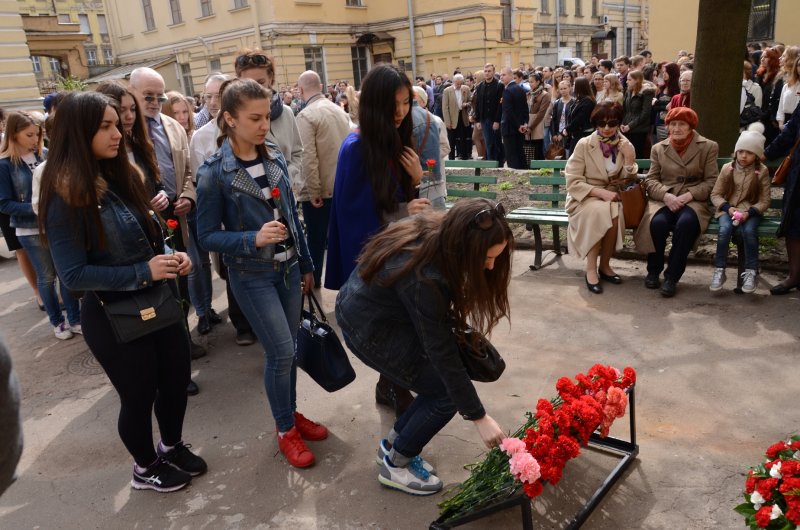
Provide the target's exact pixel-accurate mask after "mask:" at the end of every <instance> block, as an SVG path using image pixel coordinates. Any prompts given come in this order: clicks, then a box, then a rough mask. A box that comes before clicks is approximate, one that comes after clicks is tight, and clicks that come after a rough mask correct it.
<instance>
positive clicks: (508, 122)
mask: <svg viewBox="0 0 800 530" xmlns="http://www.w3.org/2000/svg"><path fill="white" fill-rule="evenodd" d="M502 108H503V116H502V120H501V121H500V133H501V134H502V135H503V136H511V135H512V134H522V133H520V132H519V128H520V127H521V126H522V125H526V124H527V123H528V100H527V99H526V98H525V90H524V89H523V88H522V87H521V86H519V85H518V84H517V83H516V82H515V81H511V82H510V83H509V84H508V86H507V87H505V90H503V105H502Z"/></svg>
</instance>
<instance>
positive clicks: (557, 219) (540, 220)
mask: <svg viewBox="0 0 800 530" xmlns="http://www.w3.org/2000/svg"><path fill="white" fill-rule="evenodd" d="M730 161H731V159H730V158H719V159H717V163H718V165H719V167H722V166H723V165H724V164H727V163H728V162H730ZM566 163H567V162H566V160H533V161H531V169H535V170H542V169H544V170H552V174H551V175H541V174H540V175H533V176H531V177H530V184H531V185H532V186H535V187H539V188H541V187H543V186H547V187H549V190H548V191H545V192H538V191H534V192H533V193H531V194H530V196H529V198H530V200H531V201H532V202H533V203H534V205H531V206H523V207H521V208H517V209H515V210H513V211H512V212H510V213H509V214H508V215H507V216H506V220H507V221H508V222H509V223H521V224H524V225H526V227H527V228H528V229H529V230H531V231H533V237H534V250H535V253H534V262H533V265H531V266H530V268H531V270H538V269H540V268H541V267H542V252H543V242H542V233H541V228H540V227H541V226H542V225H544V226H550V227H552V230H553V251H554V252H555V253H556V255H558V256H560V255H561V254H562V253H563V252H566V250H567V249H566V244H562V242H561V235H560V229H561V228H563V227H566V226H567V225H569V217H568V216H567V212H566V211H565V210H564V207H565V203H566V200H567V192H566V177H565V175H564V168H565V167H566ZM636 163H637V164H638V165H639V170H640V172H641V173H646V172H647V170H648V169H650V160H649V159H647V160H637V161H636ZM770 165H771V164H770ZM546 172H548V173H549V171H546ZM781 207H782V206H781V200H780V199H772V200H771V201H770V209H771V210H778V212H771V211H768V212H766V213H765V215H764V217H763V218H762V219H761V224H760V225H759V227H758V235H759V236H774V235H775V232H776V230H777V228H778V225H779V224H780V209H781ZM705 233H707V234H718V233H719V223H718V222H717V220H716V219H712V220H711V223H710V224H709V226H708V229H707V230H706V232H705ZM737 244H738V243H737ZM562 248H563V249H564V251H563V252H562ZM741 250H742V249H741V248H740V253H741ZM740 261H741V260H740Z"/></svg>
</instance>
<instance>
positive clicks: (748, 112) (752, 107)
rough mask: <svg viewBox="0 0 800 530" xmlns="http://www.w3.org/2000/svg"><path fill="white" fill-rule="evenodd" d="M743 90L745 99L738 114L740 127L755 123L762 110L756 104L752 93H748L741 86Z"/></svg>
mask: <svg viewBox="0 0 800 530" xmlns="http://www.w3.org/2000/svg"><path fill="white" fill-rule="evenodd" d="M742 90H744V93H745V98H747V99H746V101H745V102H744V108H743V109H742V113H741V114H740V115H739V126H740V127H747V126H748V125H750V124H751V123H755V122H757V121H760V120H761V116H762V112H761V109H760V108H759V107H758V105H756V98H755V96H754V95H753V94H751V93H750V91H749V90H747V89H746V88H744V87H742Z"/></svg>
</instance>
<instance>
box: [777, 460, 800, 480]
mask: <svg viewBox="0 0 800 530" xmlns="http://www.w3.org/2000/svg"><path fill="white" fill-rule="evenodd" d="M781 475H783V478H784V479H785V478H787V477H800V462H798V461H797V460H784V461H783V462H782V463H781Z"/></svg>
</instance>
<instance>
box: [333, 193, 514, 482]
mask: <svg viewBox="0 0 800 530" xmlns="http://www.w3.org/2000/svg"><path fill="white" fill-rule="evenodd" d="M504 213H505V212H504V211H503V207H502V206H501V205H496V206H495V205H494V204H492V203H490V202H488V201H487V200H485V199H469V200H461V201H459V202H457V203H456V204H455V206H453V208H452V209H451V210H450V212H449V213H447V214H444V213H442V212H435V211H425V212H423V213H420V214H418V215H416V216H414V217H411V218H408V219H404V220H401V221H398V222H396V223H394V224H392V225H389V226H388V227H387V228H386V229H385V230H383V231H382V232H380V233H379V234H378V235H376V236H375V237H374V238H373V239H372V240H370V241H369V242H368V243H367V245H366V246H365V247H364V250H363V252H362V253H361V256H360V257H359V260H358V267H357V268H356V269H355V270H354V271H353V273H352V274H351V275H350V278H349V279H348V280H347V282H346V283H345V284H344V286H342V288H341V289H340V291H339V295H338V296H337V297H336V320H337V322H338V323H339V325H340V326H341V329H342V335H343V336H344V338H345V342H346V343H347V346H348V347H349V348H350V350H351V351H352V352H353V354H355V356H356V357H358V358H359V359H361V360H362V361H363V362H364V363H365V364H366V365H368V366H370V367H371V368H373V369H374V370H376V371H378V372H380V373H381V375H383V376H384V377H386V378H387V379H389V380H391V381H392V383H394V384H396V385H399V386H401V387H402V388H406V389H409V390H413V391H414V392H416V393H417V396H416V398H415V399H414V401H413V402H412V403H411V405H410V406H409V407H408V409H407V410H406V411H405V412H404V413H403V414H401V415H400V417H399V418H398V419H397V421H396V422H395V424H394V426H393V427H392V430H391V431H390V432H389V434H388V436H387V437H386V438H385V439H383V440H381V442H380V446H379V448H378V459H379V461H380V465H381V468H380V474H379V476H378V481H379V482H380V483H381V484H383V485H384V486H387V487H390V488H395V489H398V490H400V491H404V492H406V493H410V494H412V495H430V494H433V493H436V492H437V491H439V490H441V489H442V481H441V480H440V479H439V478H438V477H437V476H436V475H435V470H434V469H433V467H432V466H431V465H430V464H429V463H427V462H426V461H425V460H423V459H422V458H421V457H420V453H421V452H422V450H423V448H424V447H425V446H426V445H427V444H428V442H429V441H430V440H431V439H432V438H433V437H434V436H435V435H436V433H438V432H439V431H440V430H441V429H442V428H443V427H444V426H445V425H447V423H448V422H449V421H450V419H451V418H452V417H453V416H454V415H455V414H456V412H458V413H460V414H461V416H462V417H463V418H464V419H465V420H469V421H472V422H473V423H474V424H475V427H476V428H477V429H478V433H479V434H480V437H481V439H482V440H483V442H484V443H485V444H486V446H487V447H490V448H491V447H495V446H497V445H498V444H499V443H500V442H501V441H502V440H503V438H505V435H504V434H503V431H502V430H501V429H500V427H499V426H498V425H497V423H496V422H495V421H494V420H493V419H492V418H491V417H490V416H489V415H488V414H486V411H485V410H484V408H483V405H482V404H481V400H480V398H479V397H478V394H477V392H476V391H475V387H474V385H473V384H472V381H471V380H470V377H469V375H468V374H467V370H466V368H465V367H464V365H463V363H462V361H461V357H460V356H459V351H458V339H457V338H456V335H455V334H454V333H453V329H455V330H461V331H464V330H466V329H467V327H468V325H471V326H472V327H473V328H475V329H476V330H477V331H479V332H481V333H484V334H485V333H487V332H489V331H490V330H491V329H492V328H493V327H494V326H495V325H496V324H497V323H498V321H499V320H500V319H501V318H504V317H507V316H508V311H509V306H508V284H509V280H510V272H511V249H512V247H513V236H512V234H511V229H510V228H509V227H508V223H506V220H505V217H504Z"/></svg>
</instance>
